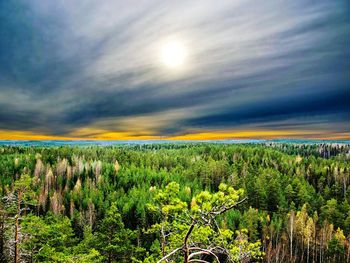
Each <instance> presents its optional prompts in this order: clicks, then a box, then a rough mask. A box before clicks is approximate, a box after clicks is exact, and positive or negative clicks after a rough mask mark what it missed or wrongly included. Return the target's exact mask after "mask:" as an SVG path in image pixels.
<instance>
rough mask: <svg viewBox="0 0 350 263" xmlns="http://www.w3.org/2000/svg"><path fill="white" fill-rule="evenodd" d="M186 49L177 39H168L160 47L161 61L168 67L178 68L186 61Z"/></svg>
mask: <svg viewBox="0 0 350 263" xmlns="http://www.w3.org/2000/svg"><path fill="white" fill-rule="evenodd" d="M186 58H187V49H186V47H185V45H184V44H183V43H181V42H179V41H169V42H166V43H164V44H163V46H162V47H161V61H162V63H163V64H164V65H166V66H167V67H169V68H180V67H181V66H183V65H184V64H185V62H186Z"/></svg>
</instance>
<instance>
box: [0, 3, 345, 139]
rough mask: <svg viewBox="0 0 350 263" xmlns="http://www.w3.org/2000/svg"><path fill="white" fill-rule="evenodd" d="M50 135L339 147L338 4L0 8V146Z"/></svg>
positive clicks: (341, 53)
mask: <svg viewBox="0 0 350 263" xmlns="http://www.w3.org/2000/svg"><path fill="white" fill-rule="evenodd" d="M169 43H170V45H172V44H174V43H175V45H178V46H180V51H179V49H176V48H175V49H170V51H167V52H168V53H167V54H166V55H168V56H170V57H171V56H183V61H181V63H180V65H176V66H169V65H167V63H165V62H169V61H164V60H166V59H167V58H166V57H164V54H163V53H164V52H163V51H164V49H166V48H167V47H168V46H169ZM162 52H163V53H162ZM169 52H170V53H169ZM179 52H180V54H178V53H179ZM181 52H182V53H181ZM170 59H171V58H170ZM170 62H173V61H170ZM168 64H169V63H168ZM53 138H57V139H78V138H79V139H82V138H83V139H161V138H166V139H228V138H326V139H350V2H349V1H348V0H344V1H342V0H330V1H326V0H319V1H311V0H310V1H306V0H294V1H282V0H265V1H249V0H244V1H243V0H236V1H228V0H222V1H221V0H220V1H217V0H216V1H209V0H191V1H182V0H177V1H165V0H162V1H146V0H137V1H134V0H128V1H116V0H104V1H97V0H69V1H68V0H66V1H63V0H57V1H43V0H0V139H53Z"/></svg>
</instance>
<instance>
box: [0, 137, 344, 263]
mask: <svg viewBox="0 0 350 263" xmlns="http://www.w3.org/2000/svg"><path fill="white" fill-rule="evenodd" d="M349 184H350V145H349V144H336V143H318V144H312V143H310V144H298V143H255V144H243V143H242V144H215V143H166V144H146V145H132V146H127V145H119V146H104V147H101V146H84V147H82V146H53V147H41V146H40V147H35V146H0V198H1V199H0V262H15V263H19V262H68V263H70V262H72V263H73V262H74V263H75V262H81V263H83V262H84V263H88V262H122V263H123V262H135V263H136V262H145V263H156V262H159V263H160V262H165V263H171V262H185V263H190V262H199V263H206V262H209V263H210V262H221V263H225V262H276V263H278V262H307V263H311V262H350V187H349Z"/></svg>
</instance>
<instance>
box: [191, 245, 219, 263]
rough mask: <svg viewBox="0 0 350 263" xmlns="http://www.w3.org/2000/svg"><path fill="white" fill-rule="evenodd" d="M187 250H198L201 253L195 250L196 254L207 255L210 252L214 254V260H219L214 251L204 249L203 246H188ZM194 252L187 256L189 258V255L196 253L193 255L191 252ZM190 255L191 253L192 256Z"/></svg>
mask: <svg viewBox="0 0 350 263" xmlns="http://www.w3.org/2000/svg"><path fill="white" fill-rule="evenodd" d="M189 250H199V251H200V252H201V253H199V252H195V253H197V254H196V255H200V254H208V255H209V254H210V255H212V256H214V258H215V260H216V261H217V262H219V263H220V260H219V258H218V256H217V255H215V253H213V252H212V251H211V250H208V249H204V248H200V247H190V248H189ZM195 253H192V254H191V255H190V256H189V257H188V258H191V257H193V256H196V255H193V254H195ZM192 255H193V256H192Z"/></svg>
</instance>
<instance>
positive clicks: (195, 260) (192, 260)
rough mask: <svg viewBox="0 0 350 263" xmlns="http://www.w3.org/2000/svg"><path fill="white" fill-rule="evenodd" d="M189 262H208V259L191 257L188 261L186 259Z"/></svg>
mask: <svg viewBox="0 0 350 263" xmlns="http://www.w3.org/2000/svg"><path fill="white" fill-rule="evenodd" d="M188 262H189V263H190V262H200V263H209V262H208V261H205V260H201V259H191V260H190V261H188Z"/></svg>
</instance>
